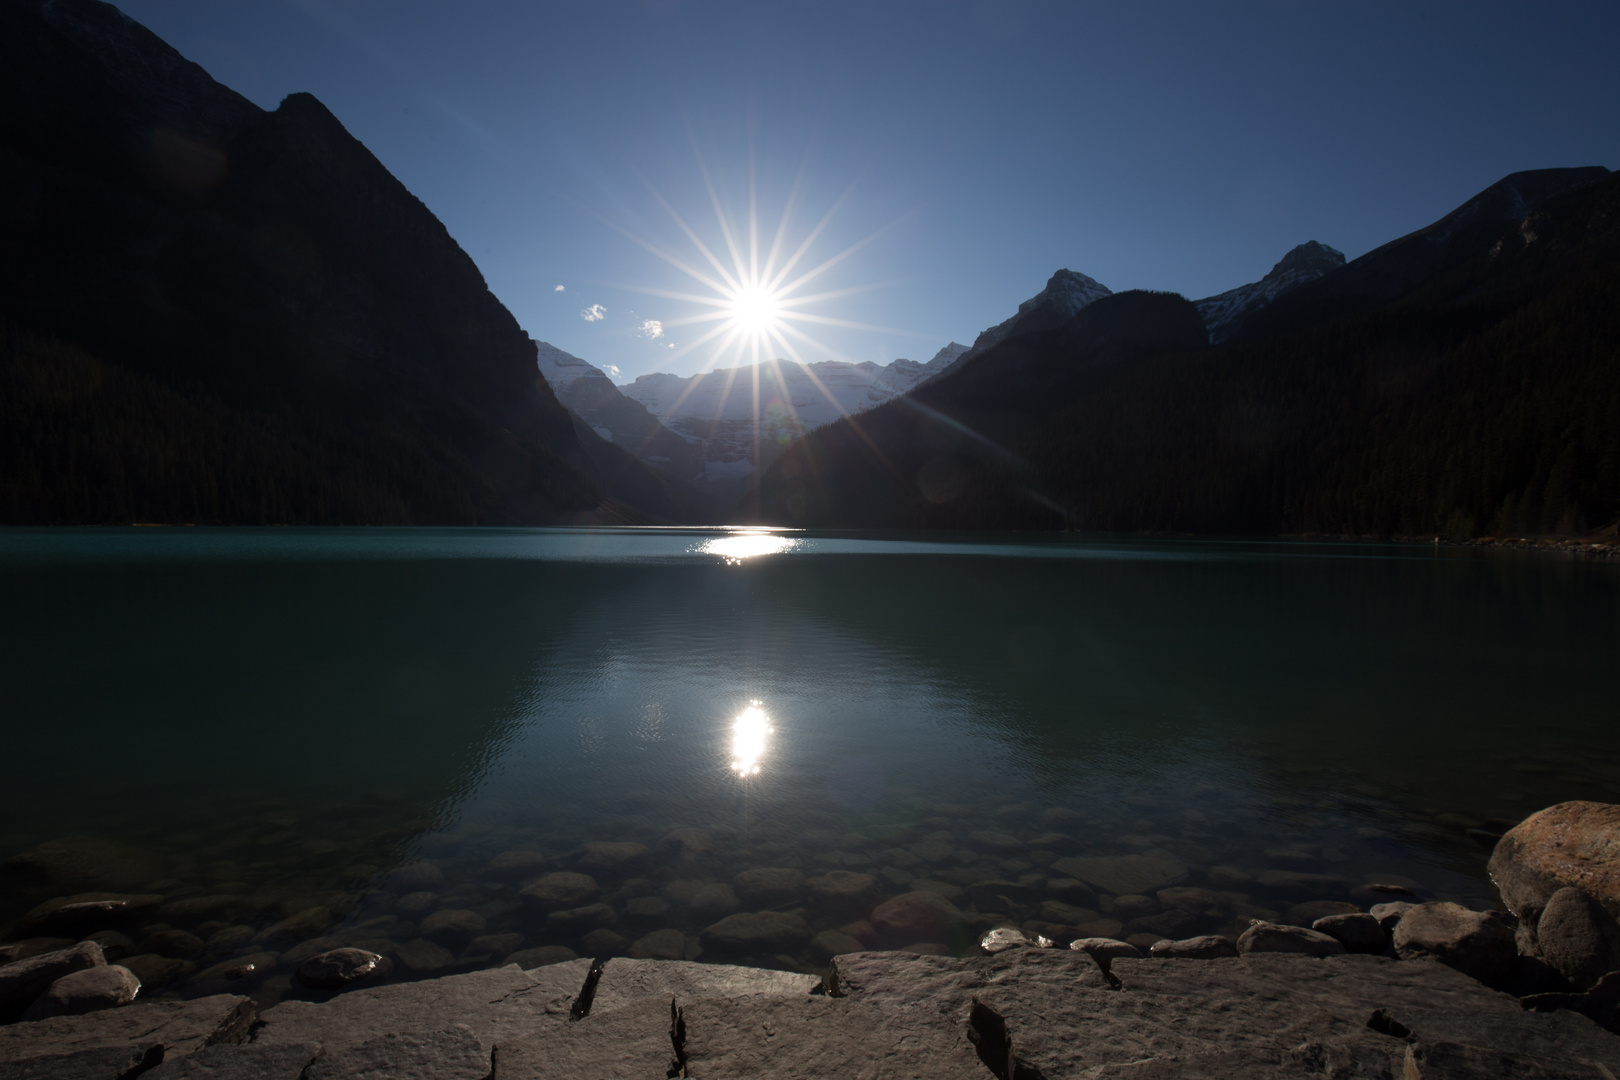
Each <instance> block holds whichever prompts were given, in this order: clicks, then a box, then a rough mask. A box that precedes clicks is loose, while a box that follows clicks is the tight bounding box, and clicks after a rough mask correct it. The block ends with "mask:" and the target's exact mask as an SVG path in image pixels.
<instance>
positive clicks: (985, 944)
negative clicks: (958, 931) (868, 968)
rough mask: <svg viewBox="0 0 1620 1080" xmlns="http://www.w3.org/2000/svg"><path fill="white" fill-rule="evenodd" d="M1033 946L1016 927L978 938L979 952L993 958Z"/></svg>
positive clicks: (1000, 929)
mask: <svg viewBox="0 0 1620 1080" xmlns="http://www.w3.org/2000/svg"><path fill="white" fill-rule="evenodd" d="M1034 945H1035V939H1034V938H1031V937H1030V936H1029V935H1028V934H1026V933H1024V932H1023V931H1022V930H1020V929H1018V927H1016V926H998V927H995V928H994V929H993V930H990V931H989V932H988V933H986V934H985V935H984V936H983V937H981V938H979V951H980V952H982V953H984V954H985V955H986V956H993V955H994V954H996V953H998V952H1003V951H1004V950H1007V949H1021V948H1029V947H1032V946H1034ZM850 951H851V952H853V951H855V950H853V949H852V950H850Z"/></svg>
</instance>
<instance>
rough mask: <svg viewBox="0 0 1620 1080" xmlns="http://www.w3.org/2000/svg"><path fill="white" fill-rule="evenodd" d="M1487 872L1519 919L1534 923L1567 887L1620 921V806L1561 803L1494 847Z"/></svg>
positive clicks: (1515, 829) (1524, 823) (1533, 816)
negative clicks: (1588, 898) (1595, 902)
mask: <svg viewBox="0 0 1620 1080" xmlns="http://www.w3.org/2000/svg"><path fill="white" fill-rule="evenodd" d="M1490 872H1491V879H1492V880H1493V881H1495V882H1496V887H1497V889H1499V890H1500V891H1501V893H1502V902H1503V903H1505V904H1506V905H1507V907H1508V910H1509V911H1511V912H1513V914H1515V915H1517V916H1518V917H1519V918H1521V919H1528V920H1530V921H1535V920H1537V919H1538V918H1539V917H1540V914H1541V909H1542V908H1543V907H1545V906H1546V905H1547V901H1549V900H1551V899H1552V895H1553V893H1555V892H1557V891H1558V890H1559V889H1562V888H1564V887H1565V886H1569V885H1573V886H1576V887H1577V888H1580V889H1581V890H1583V891H1584V892H1585V893H1586V894H1587V895H1588V896H1591V897H1592V898H1593V899H1594V900H1596V901H1597V902H1598V903H1600V904H1602V905H1603V908H1604V910H1606V911H1607V912H1608V913H1609V914H1610V915H1611V916H1612V917H1614V918H1616V919H1620V805H1615V804H1613V803H1599V802H1565V803H1559V804H1558V805H1556V806H1549V807H1547V809H1545V810H1542V811H1540V812H1538V813H1535V814H1531V815H1530V816H1529V817H1528V818H1526V819H1525V820H1524V821H1522V822H1520V823H1519V824H1518V825H1515V826H1514V827H1513V828H1512V829H1509V830H1508V832H1507V834H1506V835H1505V836H1503V837H1502V840H1501V842H1500V843H1498V844H1497V845H1496V850H1495V851H1494V852H1492V853H1491V861H1490Z"/></svg>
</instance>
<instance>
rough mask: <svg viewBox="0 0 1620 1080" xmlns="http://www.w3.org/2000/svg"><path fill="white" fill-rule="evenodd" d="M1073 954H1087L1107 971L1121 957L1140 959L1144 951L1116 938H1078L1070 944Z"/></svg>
mask: <svg viewBox="0 0 1620 1080" xmlns="http://www.w3.org/2000/svg"><path fill="white" fill-rule="evenodd" d="M1069 950H1070V951H1071V952H1080V953H1085V954H1086V955H1087V956H1089V957H1091V958H1092V959H1093V960H1095V961H1096V962H1097V966H1098V967H1100V968H1102V970H1103V971H1107V970H1108V969H1109V966H1110V965H1112V964H1113V962H1114V961H1115V960H1118V959H1120V958H1121V957H1125V958H1129V959H1140V958H1141V956H1142V950H1141V949H1138V948H1137V947H1136V946H1135V945H1132V944H1131V943H1130V942H1128V941H1118V940H1116V939H1114V938H1100V937H1088V938H1076V939H1075V940H1074V941H1071V942H1069Z"/></svg>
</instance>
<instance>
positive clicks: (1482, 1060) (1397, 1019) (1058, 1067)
mask: <svg viewBox="0 0 1620 1080" xmlns="http://www.w3.org/2000/svg"><path fill="white" fill-rule="evenodd" d="M1113 974H1114V976H1115V977H1116V978H1118V979H1119V981H1120V989H1119V990H1118V991H1116V992H1112V993H1110V992H1106V991H1097V990H1094V989H1089V988H1084V987H1062V986H1060V985H1058V984H1056V983H1053V982H1051V981H1041V980H1021V981H1004V982H1002V983H999V984H997V985H994V986H989V987H986V988H985V989H983V990H979V991H977V992H975V994H974V997H973V1007H972V1014H971V1018H970V1022H971V1024H972V1026H973V1029H974V1038H975V1041H976V1042H977V1044H978V1045H979V1047H980V1052H981V1056H982V1057H983V1058H984V1060H985V1061H986V1062H987V1063H988V1064H989V1065H990V1066H991V1069H992V1071H993V1072H996V1073H997V1074H998V1075H1003V1076H1012V1075H1025V1074H1027V1075H1035V1076H1040V1077H1043V1078H1044V1080H1062V1078H1064V1077H1082V1076H1084V1077H1088V1078H1092V1077H1108V1076H1120V1077H1126V1076H1128V1077H1132V1078H1133V1080H1141V1078H1148V1077H1153V1078H1159V1077H1164V1078H1170V1077H1195V1076H1196V1077H1201V1078H1207V1080H1221V1078H1226V1077H1231V1078H1234V1080H1236V1078H1239V1077H1241V1078H1244V1080H1249V1078H1254V1077H1269V1076H1276V1077H1283V1076H1289V1077H1298V1076H1323V1075H1326V1076H1345V1077H1369V1078H1370V1077H1385V1076H1387V1077H1392V1078H1393V1077H1406V1076H1421V1077H1448V1078H1457V1080H1472V1078H1476V1077H1477V1078H1479V1080H1486V1078H1490V1080H1503V1078H1508V1077H1526V1078H1552V1077H1567V1078H1575V1077H1590V1078H1591V1080H1601V1078H1602V1077H1603V1073H1602V1072H1601V1070H1600V1069H1599V1068H1598V1064H1601V1065H1602V1066H1603V1067H1605V1068H1608V1069H1609V1070H1611V1071H1613V1070H1615V1069H1616V1068H1617V1067H1620V1038H1616V1037H1615V1036H1613V1035H1610V1034H1609V1033H1608V1032H1605V1031H1603V1030H1602V1029H1601V1028H1599V1027H1597V1025H1595V1024H1593V1023H1591V1022H1590V1021H1588V1020H1586V1018H1585V1017H1582V1016H1578V1015H1575V1014H1571V1013H1550V1014H1535V1013H1527V1012H1525V1011H1523V1010H1522V1009H1521V1008H1520V1006H1519V1003H1518V1001H1517V1000H1516V999H1514V998H1512V997H1510V996H1508V995H1506V994H1500V993H1497V992H1495V991H1493V990H1490V989H1488V988H1487V987H1485V986H1483V985H1481V984H1480V983H1478V982H1475V981H1474V980H1473V979H1470V978H1468V977H1467V976H1465V975H1462V974H1461V973H1459V972H1457V971H1454V970H1452V969H1451V968H1448V967H1446V966H1444V965H1442V964H1438V963H1434V962H1431V961H1393V960H1387V959H1384V958H1382V957H1373V956H1337V957H1329V958H1325V959H1317V958H1314V957H1305V956H1288V955H1250V956H1247V957H1242V958H1230V959H1214V960H1186V959H1168V960H1129V959H1122V960H1116V961H1114V964H1113Z"/></svg>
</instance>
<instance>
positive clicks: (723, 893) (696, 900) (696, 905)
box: [686, 881, 739, 919]
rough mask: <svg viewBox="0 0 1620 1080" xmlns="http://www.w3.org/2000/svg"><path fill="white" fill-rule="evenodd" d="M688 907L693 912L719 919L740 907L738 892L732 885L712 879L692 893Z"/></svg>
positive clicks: (707, 917)
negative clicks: (734, 890)
mask: <svg viewBox="0 0 1620 1080" xmlns="http://www.w3.org/2000/svg"><path fill="white" fill-rule="evenodd" d="M686 906H687V907H689V908H691V909H692V914H694V915H697V916H698V917H700V918H705V919H718V918H720V917H721V916H723V915H730V914H731V913H732V912H733V911H736V910H737V908H738V906H739V905H738V903H737V894H736V893H735V892H733V891H732V889H731V886H730V885H726V884H723V883H721V882H718V881H711V882H709V883H708V884H706V885H704V886H703V887H702V888H700V889H698V890H697V891H696V892H694V893H693V894H692V898H691V899H690V900H688V901H687V905H686Z"/></svg>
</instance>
